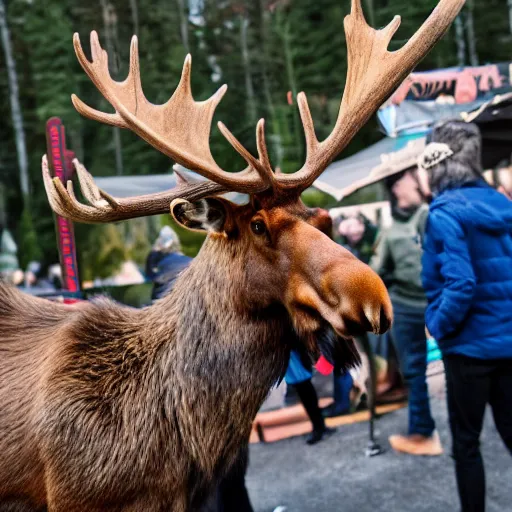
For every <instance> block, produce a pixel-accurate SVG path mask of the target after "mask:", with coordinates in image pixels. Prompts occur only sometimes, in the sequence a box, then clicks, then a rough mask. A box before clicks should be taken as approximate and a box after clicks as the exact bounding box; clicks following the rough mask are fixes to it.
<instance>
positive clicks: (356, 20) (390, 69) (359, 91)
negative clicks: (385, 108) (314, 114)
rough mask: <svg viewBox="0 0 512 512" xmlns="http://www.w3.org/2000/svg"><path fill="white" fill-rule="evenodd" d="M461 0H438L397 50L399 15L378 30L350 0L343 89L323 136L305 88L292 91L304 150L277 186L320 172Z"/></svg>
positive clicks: (300, 185) (309, 180)
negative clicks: (394, 41) (394, 42)
mask: <svg viewBox="0 0 512 512" xmlns="http://www.w3.org/2000/svg"><path fill="white" fill-rule="evenodd" d="M464 2H465V0H440V2H439V4H438V5H437V7H436V8H435V9H434V11H433V12H432V14H431V15H430V16H429V17H428V19H427V20H426V21H425V22H424V23H423V25H422V26H421V28H420V29H419V30H418V31H417V32H416V33H415V34H414V36H413V37H412V38H411V39H410V40H409V41H408V42H407V43H406V44H405V45H404V46H403V47H402V48H401V49H400V50H398V51H395V52H389V51H388V49H387V48H388V45H389V42H390V41H391V38H392V37H393V35H394V34H395V32H396V31H397V29H398V27H399V26H400V17H399V16H395V17H394V18H393V20H392V21H391V23H389V25H387V26H386V27H384V28H383V29H381V30H375V29H373V28H372V27H370V26H369V25H368V24H367V23H366V20H365V18H364V14H363V10H362V7H361V1H360V0H352V7H351V12H350V14H349V15H348V16H346V18H345V33H346V39H347V51H348V72H347V80H346V84H345V91H344V93H343V98H342V101H341V105H340V110H339V114H338V118H337V120H336V124H335V126H334V129H333V131H332V133H331V134H330V135H329V136H328V137H327V138H326V139H325V140H324V141H322V142H319V141H318V139H317V138H316V135H315V129H314V125H313V120H312V118H311V113H310V111H309V107H308V103H307V99H306V96H305V95H304V93H300V94H299V95H298V97H297V102H298V105H299V110H300V115H301V119H302V123H303V125H304V132H305V137H306V147H307V156H306V162H305V163H304V165H303V166H302V168H301V169H300V170H299V171H297V172H296V173H293V174H281V175H279V176H278V177H277V185H278V187H279V188H285V189H292V188H297V190H304V189H305V188H307V187H309V186H310V185H312V184H313V182H314V181H315V180H316V179H317V178H318V177H319V176H320V174H322V172H323V171H324V170H325V168H326V167H327V165H329V163H330V162H332V160H333V159H334V158H335V157H336V155H338V153H339V152H340V151H341V150H342V149H343V148H345V146H347V144H348V143H349V142H350V141H351V140H352V138H353V137H354V135H355V134H356V133H357V132H358V131H359V129H360V128H361V127H362V126H363V125H364V124H365V123H366V122H367V121H368V120H369V118H370V117H371V116H372V115H373V113H374V112H375V111H376V110H377V109H378V108H379V107H380V105H382V103H383V102H384V101H385V100H386V99H387V98H388V97H389V96H390V94H391V93H392V92H393V91H394V90H395V89H396V88H397V87H398V86H399V85H400V84H401V83H402V81H403V80H404V79H405V78H406V76H407V75H408V74H409V73H410V72H411V71H412V70H413V68H414V67H415V66H416V65H417V64H418V63H419V62H420V61H421V60H422V59H423V57H424V56H425V55H426V54H427V53H428V52H429V51H430V50H431V49H432V47H433V46H434V45H435V44H436V42H437V41H438V40H439V39H440V38H441V37H442V36H443V35H444V33H445V32H446V30H447V29H448V27H449V26H450V24H451V23H452V21H453V20H454V19H455V17H456V16H457V14H458V13H459V11H460V9H461V8H462V6H463V5H464Z"/></svg>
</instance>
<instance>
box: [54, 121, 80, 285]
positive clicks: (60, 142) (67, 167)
mask: <svg viewBox="0 0 512 512" xmlns="http://www.w3.org/2000/svg"><path fill="white" fill-rule="evenodd" d="M46 147H47V155H48V165H49V167H50V173H51V175H52V177H54V178H59V179H60V180H62V183H64V185H65V184H66V182H67V181H68V180H70V179H71V178H72V176H73V171H74V168H73V164H72V160H73V158H74V156H75V155H74V153H73V152H72V151H70V150H68V149H66V134H65V130H64V125H63V124H62V121H61V120H60V119H59V118H58V117H52V118H51V119H49V120H48V122H47V123H46ZM55 227H56V231H57V243H58V247H59V257H60V266H61V268H62V286H63V288H64V289H65V290H67V291H69V292H79V291H80V280H79V277H78V265H77V262H76V245H75V233H74V229H73V222H72V221H70V220H68V219H65V218H64V217H60V216H59V215H55Z"/></svg>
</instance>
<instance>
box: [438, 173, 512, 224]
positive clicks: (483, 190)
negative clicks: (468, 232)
mask: <svg viewBox="0 0 512 512" xmlns="http://www.w3.org/2000/svg"><path fill="white" fill-rule="evenodd" d="M439 208H442V209H445V210H448V211H449V212H450V213H451V214H452V215H454V216H456V217H458V218H459V219H460V220H461V221H462V222H463V224H465V225H467V226H473V227H475V228H478V229H481V230H483V231H487V232H491V233H506V232H512V201H510V200H509V199H508V198H507V197H505V196H504V195H503V194H500V193H499V192H497V191H496V190H494V189H493V188H492V187H490V186H489V185H487V183H485V181H483V180H479V181H474V182H470V183H467V184H466V185H465V186H464V187H462V188H458V189H455V190H446V191H445V192H443V193H442V194H440V195H439V196H438V197H436V198H435V199H434V201H433V202H432V204H431V205H430V211H431V212H433V211H435V210H436V209H439Z"/></svg>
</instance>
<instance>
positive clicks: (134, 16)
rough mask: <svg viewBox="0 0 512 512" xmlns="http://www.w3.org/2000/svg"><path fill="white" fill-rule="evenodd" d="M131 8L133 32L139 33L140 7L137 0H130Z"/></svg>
mask: <svg viewBox="0 0 512 512" xmlns="http://www.w3.org/2000/svg"><path fill="white" fill-rule="evenodd" d="M130 10H131V11H132V23H133V33H134V34H136V35H138V33H139V8H138V6H137V0H130Z"/></svg>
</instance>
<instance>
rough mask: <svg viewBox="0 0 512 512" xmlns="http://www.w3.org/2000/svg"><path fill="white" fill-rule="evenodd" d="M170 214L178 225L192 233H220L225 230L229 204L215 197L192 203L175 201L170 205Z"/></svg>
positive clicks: (182, 200) (183, 200)
mask: <svg viewBox="0 0 512 512" xmlns="http://www.w3.org/2000/svg"><path fill="white" fill-rule="evenodd" d="M171 214H172V216H173V217H174V220H176V222H177V223H178V224H180V225H181V226H183V227H184V228H187V229H190V230H192V231H203V232H204V231H206V232H208V233H222V232H224V231H225V230H226V224H227V220H228V217H229V214H230V211H229V202H228V201H224V200H222V199H217V198H215V197H207V198H205V199H200V200H199V201H196V202H194V203H191V202H190V201H187V200H185V199H175V200H174V201H173V202H172V203H171Z"/></svg>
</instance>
